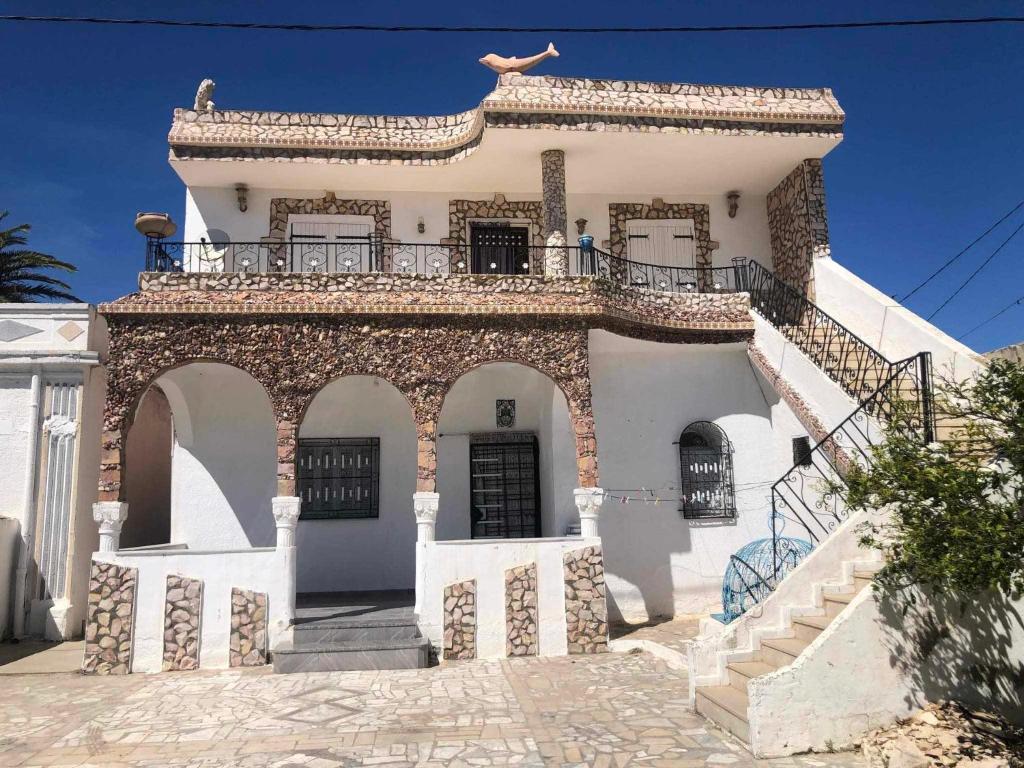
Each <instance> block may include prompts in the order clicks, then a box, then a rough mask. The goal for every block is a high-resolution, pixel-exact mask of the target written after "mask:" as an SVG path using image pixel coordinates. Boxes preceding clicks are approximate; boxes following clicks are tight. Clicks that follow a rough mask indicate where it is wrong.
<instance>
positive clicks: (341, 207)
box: [268, 192, 391, 240]
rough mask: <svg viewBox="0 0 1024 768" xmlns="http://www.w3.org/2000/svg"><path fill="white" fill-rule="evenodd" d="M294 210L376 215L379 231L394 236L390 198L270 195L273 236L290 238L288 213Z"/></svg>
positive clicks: (380, 234) (374, 227) (384, 236)
mask: <svg viewBox="0 0 1024 768" xmlns="http://www.w3.org/2000/svg"><path fill="white" fill-rule="evenodd" d="M293 213H320V214H331V215H335V216H338V215H340V216H372V217H373V231H374V233H375V234H377V235H379V236H381V237H383V238H384V239H388V238H390V237H391V201H390V200H339V199H338V198H337V197H336V196H335V194H334V193H333V192H328V193H327V194H325V195H324V196H323V197H274V198H271V199H270V222H269V224H268V231H269V232H270V236H271V237H276V238H278V239H280V240H288V239H289V238H288V216H290V215H291V214H293Z"/></svg>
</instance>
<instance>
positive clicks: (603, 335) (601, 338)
mask: <svg viewBox="0 0 1024 768" xmlns="http://www.w3.org/2000/svg"><path fill="white" fill-rule="evenodd" d="M590 373H591V381H592V389H593V400H594V417H595V422H596V428H597V447H598V461H599V467H600V474H601V486H602V487H603V488H604V489H605V490H606V491H607V492H608V493H609V494H610V495H611V496H618V497H625V496H632V497H633V498H637V497H639V496H640V491H639V489H640V488H648V489H652V490H654V491H656V493H657V495H658V496H660V498H661V499H662V503H661V504H654V503H647V504H645V503H642V502H640V501H632V502H629V503H625V504H624V503H621V502H619V501H617V500H616V499H613V498H606V500H605V503H604V507H603V509H602V512H601V518H600V531H601V538H602V540H603V541H604V544H605V567H606V569H607V579H608V587H609V597H610V599H609V610H610V612H611V615H612V617H613V618H614V617H616V616H621V617H623V618H625V619H627V620H629V621H642V620H644V619H647V618H650V617H654V616H672V615H676V614H692V613H704V612H707V611H720V610H721V584H722V576H723V573H724V571H725V568H726V566H727V565H728V562H729V556H730V555H731V554H732V553H734V552H735V551H736V550H738V549H739V548H740V547H741V546H743V545H744V544H746V543H748V542H750V541H752V540H754V539H758V538H764V537H767V536H769V535H770V528H769V512H770V508H771V507H770V500H769V495H770V492H769V487H770V485H771V484H772V483H773V482H774V481H776V480H777V479H778V478H779V477H780V476H781V475H782V474H783V473H784V472H785V471H786V470H788V469H789V468H790V467H791V465H792V457H793V454H792V443H791V440H792V438H794V437H798V436H803V435H806V434H807V433H806V431H805V430H804V428H803V426H801V424H800V423H799V421H798V420H797V419H796V417H795V416H794V414H793V413H792V411H791V410H790V409H789V407H788V406H787V405H786V404H785V403H784V402H782V401H781V400H779V398H778V397H777V396H776V395H775V393H774V391H773V390H772V388H771V387H770V386H769V385H768V383H767V382H766V381H764V380H763V379H762V378H761V376H760V375H759V374H756V373H755V372H754V370H753V369H752V367H751V365H750V363H749V361H748V359H747V350H746V345H744V344H717V345H689V344H659V343H655V342H648V341H637V340H632V339H625V338H622V337H618V336H615V335H613V334H610V333H608V332H605V331H591V332H590ZM700 420H707V421H712V422H714V423H716V424H717V425H718V426H720V427H721V428H722V429H723V430H724V431H725V433H726V434H727V435H728V437H729V440H730V441H731V442H732V445H733V451H734V452H733V467H734V475H735V482H736V490H737V493H736V502H737V515H736V518H735V520H721V521H718V520H711V521H707V520H705V521H693V520H684V519H683V517H682V514H681V513H680V512H679V511H678V505H677V500H678V488H679V483H680V477H679V449H678V446H677V445H676V444H675V443H676V442H677V441H678V440H679V435H680V433H681V432H682V431H683V429H685V428H686V426H687V425H689V424H690V423H691V422H694V421H700ZM620 489H621V490H620Z"/></svg>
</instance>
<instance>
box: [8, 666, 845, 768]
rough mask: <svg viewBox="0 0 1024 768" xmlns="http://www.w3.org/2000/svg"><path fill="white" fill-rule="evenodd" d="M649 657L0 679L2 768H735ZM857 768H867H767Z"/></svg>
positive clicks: (809, 759) (743, 758)
mask: <svg viewBox="0 0 1024 768" xmlns="http://www.w3.org/2000/svg"><path fill="white" fill-rule="evenodd" d="M754 763H755V761H754V760H752V758H751V757H750V755H749V753H747V752H746V751H745V750H744V749H743V747H742V746H741V745H740V744H739V743H738V742H736V741H735V740H733V739H732V738H731V737H729V736H728V735H726V734H724V733H723V732H721V731H718V730H717V729H715V728H714V727H712V726H711V725H710V724H709V723H707V721H705V720H703V719H702V718H700V717H699V716H697V715H695V714H694V713H693V712H691V711H690V710H689V709H688V708H687V706H686V677H685V673H682V672H679V671H673V670H671V669H670V668H669V667H668V666H667V665H666V664H665V663H664V662H662V661H660V660H658V659H656V658H655V657H653V656H651V655H650V654H647V653H635V654H614V653H613V654H604V655H600V656H588V657H578V656H577V657H569V658H556V659H527V660H509V661H475V662H464V663H461V664H457V665H453V666H445V667H440V668H434V669H425V670H409V671H398V672H334V673H328V674H297V675H273V674H270V673H268V672H266V671H264V670H259V671H221V672H213V671H211V672H204V671H199V672H177V673H167V674H162V675H151V676H144V675H131V676H128V677H121V678H94V677H83V676H80V675H76V674H63V675H11V676H6V677H0V766H52V765H61V766H98V767H100V766H102V767H103V768H117V767H119V766H132V767H133V768H135V767H136V766H188V767H190V768H191V767H193V766H194V767H196V768H199V767H200V766H202V767H203V768H212V767H213V766H240V767H241V766H245V767H246V768H249V767H251V768H271V767H273V768H286V767H289V766H295V767H296V768H297V767H298V766H308V767H309V768H333V767H334V766H364V765H374V766H412V765H421V766H441V765H451V766H491V765H524V766H526V765H531V766H532V765H538V766H539V765H549V766H562V765H565V766H570V765H594V766H609V767H614V766H627V765H629V766H704V765H708V766H712V767H714V766H735V767H736V768H742V767H743V766H750V765H753V764H754ZM764 764H766V765H772V766H780V767H782V766H785V767H788V768H801V767H802V766H811V767H812V768H820V767H824V766H829V767H831V766H836V768H840V767H841V768H854V766H856V767H857V768H859V767H860V766H861V765H862V761H861V759H860V757H859V756H858V755H854V754H840V755H810V756H804V757H797V758H787V759H782V760H772V761H765V763H764Z"/></svg>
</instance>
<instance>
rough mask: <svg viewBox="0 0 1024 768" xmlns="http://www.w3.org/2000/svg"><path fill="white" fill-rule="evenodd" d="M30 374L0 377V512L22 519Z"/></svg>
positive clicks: (28, 425) (28, 427) (30, 394)
mask: <svg viewBox="0 0 1024 768" xmlns="http://www.w3.org/2000/svg"><path fill="white" fill-rule="evenodd" d="M31 384H32V376H31V374H29V373H25V374H15V375H2V376H0V466H2V467H6V469H5V471H3V472H0V515H4V516H6V517H12V518H14V519H15V520H19V521H22V522H24V521H23V520H22V517H23V516H24V512H25V460H26V456H25V452H26V451H27V450H28V436H29V432H30V430H31V429H32V428H33V427H32V425H30V424H29V423H28V413H29V403H30V402H31V400H32V389H31Z"/></svg>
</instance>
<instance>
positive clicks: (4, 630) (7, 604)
mask: <svg viewBox="0 0 1024 768" xmlns="http://www.w3.org/2000/svg"><path fill="white" fill-rule="evenodd" d="M20 543H21V526H20V525H19V524H18V521H17V520H15V519H14V518H11V517H4V516H0V640H6V639H7V637H8V636H9V635H10V634H11V631H12V622H13V618H14V617H13V616H12V615H11V604H12V602H13V600H14V576H15V572H16V570H17V567H18V546H19V545H20Z"/></svg>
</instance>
